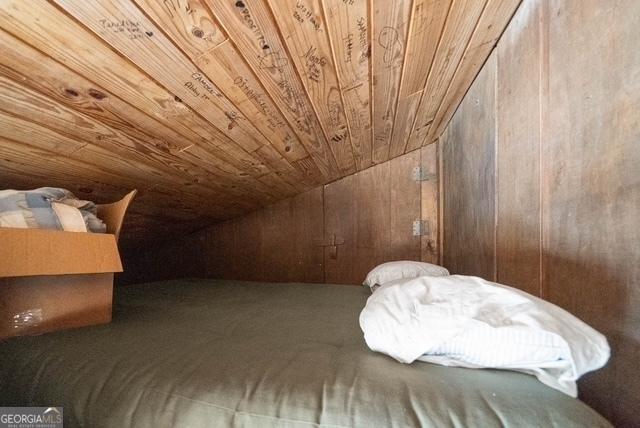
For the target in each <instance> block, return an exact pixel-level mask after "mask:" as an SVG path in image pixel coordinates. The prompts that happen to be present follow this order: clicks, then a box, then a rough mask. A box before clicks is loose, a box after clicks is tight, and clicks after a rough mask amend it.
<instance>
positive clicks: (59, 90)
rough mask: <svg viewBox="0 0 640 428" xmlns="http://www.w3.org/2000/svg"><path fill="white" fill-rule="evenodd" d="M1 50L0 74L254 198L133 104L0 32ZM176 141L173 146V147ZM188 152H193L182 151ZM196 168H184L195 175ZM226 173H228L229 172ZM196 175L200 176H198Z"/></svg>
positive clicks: (218, 163) (220, 165) (234, 177)
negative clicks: (187, 149)
mask: <svg viewBox="0 0 640 428" xmlns="http://www.w3.org/2000/svg"><path fill="white" fill-rule="evenodd" d="M0 49H1V50H2V52H3V58H2V63H1V64H0V75H3V76H6V77H8V78H10V79H13V80H15V81H18V82H21V83H22V84H24V85H26V86H28V87H29V88H31V89H33V90H35V91H38V92H39V93H41V94H44V95H45V96H47V97H49V98H51V99H53V100H55V101H56V102H59V103H61V104H63V105H65V106H66V107H69V108H74V109H76V110H79V111H80V112H82V113H84V114H86V115H88V116H91V117H92V118H94V119H97V120H99V121H102V122H104V123H105V124H107V125H108V126H110V127H113V128H115V129H118V130H122V131H123V132H125V133H127V134H128V135H130V136H131V137H133V138H134V139H136V140H139V141H144V143H145V144H146V145H147V147H148V150H152V151H154V152H155V151H158V152H160V153H161V155H162V157H164V158H168V159H171V157H173V156H175V157H176V158H179V159H181V162H186V163H187V164H191V165H197V168H199V171H198V172H197V173H195V174H194V179H199V180H214V181H215V182H216V183H219V184H220V185H223V186H228V187H229V188H230V191H229V193H230V194H236V195H237V196H240V195H243V194H247V193H246V192H248V193H249V194H250V195H252V188H251V187H248V186H247V185H246V183H245V184H244V187H245V190H243V192H245V193H235V192H234V188H243V186H242V185H241V183H242V182H243V180H246V179H245V178H244V177H241V176H238V173H239V172H240V171H238V170H235V169H234V168H232V167H230V166H229V165H228V164H225V162H224V161H223V160H221V159H218V158H216V157H215V156H214V155H212V154H209V153H208V152H206V151H204V150H201V149H200V148H199V147H197V146H195V147H194V146H193V145H188V146H187V145H185V144H187V143H185V142H184V138H183V137H181V136H180V135H179V134H177V133H174V132H173V131H172V130H171V129H170V128H167V127H165V126H164V125H163V124H162V123H161V122H158V121H155V120H153V119H152V118H151V117H150V116H148V115H145V114H143V113H142V112H140V111H139V110H137V109H136V108H134V107H132V106H131V105H129V104H127V103H125V102H123V101H122V100H120V99H119V98H117V97H115V96H114V95H112V94H109V93H108V92H106V91H105V90H104V89H102V88H101V87H99V86H97V85H94V84H92V82H90V81H87V80H86V79H84V78H83V77H82V76H79V75H77V74H75V73H74V72H73V71H71V70H69V69H68V68H66V67H64V66H63V65H61V64H59V63H57V62H56V61H54V60H53V59H51V58H50V57H48V56H47V55H44V54H42V53H40V52H39V51H37V50H35V49H33V48H31V47H30V46H28V45H26V44H25V43H23V42H21V41H20V40H18V39H16V38H14V37H12V36H11V35H9V34H8V33H6V32H3V31H1V30H0ZM174 142H175V143H174ZM186 148H191V150H189V151H185V149H186ZM197 168H194V167H192V166H189V167H188V170H189V171H190V172H192V173H193V170H194V169H197ZM229 169H231V170H232V172H228V171H229ZM198 177H199V178H198Z"/></svg>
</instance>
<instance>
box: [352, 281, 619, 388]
mask: <svg viewBox="0 0 640 428" xmlns="http://www.w3.org/2000/svg"><path fill="white" fill-rule="evenodd" d="M360 326H361V327H362V330H363V332H364V336H365V340H366V342H367V345H368V346H369V347H370V348H371V349H372V350H374V351H378V352H382V353H385V354H387V355H390V356H391V357H393V358H395V359H396V360H398V361H400V362H403V363H411V362H413V361H415V360H421V361H428V362H432V363H436V364H441V365H446V366H461V367H470V368H499V369H509V370H517V371H521V372H525V373H529V374H533V375H535V376H536V377H537V378H538V379H539V380H540V381H541V382H543V383H545V384H546V385H549V386H551V387H552V388H555V389H558V390H560V391H562V392H564V393H565V394H568V395H571V396H573V397H575V396H577V385H576V380H577V379H578V378H579V377H580V376H582V375H583V374H584V373H587V372H589V371H592V370H596V369H598V368H600V367H602V366H604V364H605V363H606V362H607V360H608V359H609V355H610V350H609V345H608V344H607V340H606V338H605V337H604V336H603V335H602V334H600V333H598V332H597V331H596V330H594V329H593V328H591V327H589V326H588V325H587V324H585V323H584V322H582V321H580V320H579V319H578V318H576V317H574V316H573V315H571V314H570V313H568V312H566V311H565V310H563V309H561V308H559V307H557V306H555V305H553V304H551V303H549V302H546V301H544V300H541V299H538V298H536V297H534V296H531V295H529V294H527V293H525V292H522V291H520V290H517V289H514V288H511V287H507V286H504V285H500V284H496V283H492V282H488V281H485V280H483V279H481V278H477V277H470V276H461V275H451V276H439V277H433V276H420V277H417V278H410V279H406V278H401V279H397V280H395V281H392V282H388V283H385V284H383V285H382V286H380V287H378V288H377V289H376V290H375V292H374V293H373V294H372V295H371V297H369V299H368V301H367V304H366V306H365V308H364V309H363V311H362V313H361V314H360Z"/></svg>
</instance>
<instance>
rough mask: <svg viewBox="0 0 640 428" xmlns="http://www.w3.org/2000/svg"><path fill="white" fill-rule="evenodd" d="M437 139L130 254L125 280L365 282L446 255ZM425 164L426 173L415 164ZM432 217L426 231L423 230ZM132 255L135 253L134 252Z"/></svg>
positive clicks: (433, 260) (122, 280)
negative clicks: (418, 231) (392, 268)
mask: <svg viewBox="0 0 640 428" xmlns="http://www.w3.org/2000/svg"><path fill="white" fill-rule="evenodd" d="M437 162H438V159H437V145H436V144H432V145H429V146H425V147H423V148H422V149H420V150H415V151H413V152H410V153H408V154H405V155H403V156H400V157H398V158H395V159H393V160H390V161H387V162H384V163H382V164H379V165H376V166H374V167H371V168H368V169H366V170H364V171H361V172H358V173H356V174H353V175H350V176H347V177H345V178H343V179H340V180H338V181H335V182H333V183H330V184H327V185H326V186H322V187H318V188H316V189H314V190H311V191H308V192H305V193H302V194H300V195H296V196H294V197H292V198H289V199H286V200H283V201H280V202H277V203H275V204H273V205H270V206H268V207H266V208H264V209H261V210H258V211H254V212H252V213H250V214H247V215H245V216H242V217H239V218H236V219H233V220H228V221H225V222H222V223H218V224H215V225H213V226H211V227H209V228H207V229H204V230H202V231H200V232H198V233H195V234H193V235H190V236H189V237H187V238H185V239H184V240H180V241H175V242H172V243H168V244H166V245H164V246H161V247H159V248H158V247H153V248H151V249H149V251H143V252H140V251H138V252H137V253H136V254H131V255H129V263H128V265H127V266H126V267H127V268H128V269H129V272H128V273H127V274H126V275H124V276H122V278H121V282H122V283H125V282H126V283H130V282H140V281H148V280H156V279H169V278H179V277H189V276H208V277H212V278H223V279H241V280H255V281H273V282H293V281H295V282H319V283H321V282H328V283H342V284H360V283H362V281H363V279H364V277H365V276H366V274H367V272H368V271H369V270H371V269H372V268H373V267H374V266H376V265H377V264H379V263H383V262H385V261H391V260H424V261H428V262H432V263H437V262H438V247H439V244H438V210H437V200H438V163H437ZM421 165H422V167H423V168H424V173H423V176H424V178H426V179H425V180H422V181H416V180H415V179H414V172H413V170H414V168H416V167H419V166H421ZM415 220H425V221H426V223H427V224H428V230H427V232H428V233H426V234H424V235H422V236H414V235H413V222H414V221H415ZM125 260H127V258H125Z"/></svg>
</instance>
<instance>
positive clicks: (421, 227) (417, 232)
mask: <svg viewBox="0 0 640 428" xmlns="http://www.w3.org/2000/svg"><path fill="white" fill-rule="evenodd" d="M428 234H429V220H415V221H414V222H413V236H425V235H428Z"/></svg>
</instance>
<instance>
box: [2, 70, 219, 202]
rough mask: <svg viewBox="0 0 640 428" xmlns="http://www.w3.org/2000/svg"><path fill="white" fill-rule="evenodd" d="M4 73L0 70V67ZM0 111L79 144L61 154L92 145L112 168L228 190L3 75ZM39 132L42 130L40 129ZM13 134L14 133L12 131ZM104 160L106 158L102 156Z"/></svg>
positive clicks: (8, 133)
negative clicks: (122, 165)
mask: <svg viewBox="0 0 640 428" xmlns="http://www.w3.org/2000/svg"><path fill="white" fill-rule="evenodd" d="M0 70H1V68H0ZM0 110H4V111H5V112H9V113H10V114H11V115H14V116H16V120H17V118H20V117H23V118H28V120H29V121H30V122H36V123H38V124H42V125H44V126H46V127H48V128H49V129H52V130H54V131H56V132H58V133H61V134H62V135H66V136H69V137H71V138H72V139H75V141H77V142H78V145H77V146H75V148H74V149H73V150H72V151H67V150H65V151H63V152H62V153H64V154H67V155H72V154H73V153H77V152H82V151H83V150H84V152H83V153H86V152H87V150H90V149H91V148H92V147H93V146H96V147H100V148H101V149H102V151H108V152H109V153H110V154H111V158H113V159H107V160H108V161H109V162H108V163H105V166H113V165H114V162H116V163H117V162H119V161H121V160H126V161H127V162H128V163H129V164H130V165H131V167H132V168H135V167H136V165H137V166H138V169H140V170H141V171H143V172H145V173H148V174H149V178H150V179H153V180H156V181H158V182H162V181H164V182H165V184H167V185H178V186H181V187H184V186H192V185H194V189H196V188H201V189H202V191H205V192H206V191H216V192H218V193H219V194H222V193H224V192H225V191H229V190H227V189H226V188H225V187H221V186H219V185H218V184H217V183H215V182H212V181H210V180H208V175H207V173H206V171H204V172H202V174H197V173H196V174H193V173H192V169H193V168H192V166H191V165H188V164H184V162H182V161H181V160H180V159H179V158H176V157H175V156H173V155H171V154H167V153H165V152H164V151H162V150H158V149H157V147H156V146H155V145H153V144H145V143H144V142H142V141H140V140H136V139H133V138H131V137H129V136H128V135H127V134H125V133H123V132H121V131H119V130H117V129H114V128H111V127H109V126H107V125H105V124H104V123H103V122H100V121H97V120H95V119H93V118H92V117H90V116H87V115H85V114H83V113H80V112H78V111H76V110H73V109H71V108H68V107H66V106H64V105H62V104H60V103H58V102H56V101H54V100H51V99H49V98H47V97H46V96H45V95H43V94H42V93H40V92H36V91H35V90H32V89H30V88H28V87H26V86H24V85H22V84H19V83H17V82H14V81H12V80H10V79H7V78H5V77H3V76H1V75H0ZM28 128H31V127H30V126H28V125H26V124H23V125H16V124H14V125H13V126H12V129H11V130H5V129H1V130H0V134H4V135H5V136H6V137H8V138H14V139H16V138H19V137H18V136H17V135H16V134H13V135H11V134H12V133H13V132H16V131H17V132H20V133H23V132H25V131H24V129H28ZM38 129H39V128H38ZM12 131H13V132H12ZM103 159H104V157H103Z"/></svg>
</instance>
